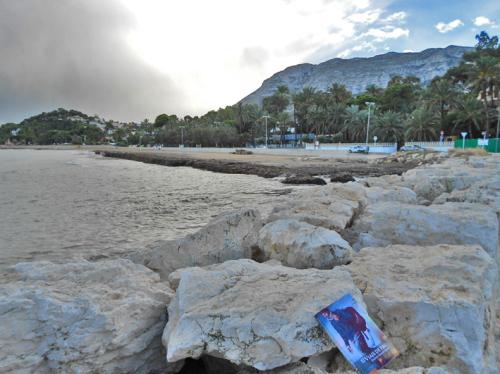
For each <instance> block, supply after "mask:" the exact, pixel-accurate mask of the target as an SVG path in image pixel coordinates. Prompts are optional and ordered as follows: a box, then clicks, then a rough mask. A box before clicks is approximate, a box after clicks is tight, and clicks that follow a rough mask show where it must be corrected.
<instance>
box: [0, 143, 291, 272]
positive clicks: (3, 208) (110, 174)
mask: <svg viewBox="0 0 500 374" xmlns="http://www.w3.org/2000/svg"><path fill="white" fill-rule="evenodd" d="M289 189H290V187H289V186H284V185H283V184H281V183H279V182H278V181H275V180H268V179H263V178H259V177H255V176H249V175H226V174H217V173H211V172H205V171H200V170H195V169H191V168H171V167H165V166H158V165H149V164H143V163H139V162H133V161H127V160H118V159H110V158H103V157H101V156H96V155H94V154H93V153H90V152H83V151H81V152H80V151H49V150H43V151H36V150H0V268H2V267H3V268H4V269H5V267H6V266H7V265H10V264H13V263H16V262H19V261H25V260H45V259H47V260H52V261H67V260H68V259H71V258H93V257H95V256H106V257H107V256H109V257H115V256H119V255H120V254H123V253H124V252H129V251H133V250H141V249H142V248H145V247H147V246H149V245H151V244H153V243H154V242H155V241H157V240H160V239H173V238H177V237H182V236H184V235H186V234H187V233H190V232H193V231H196V230H197V229H198V228H200V227H201V226H203V225H204V224H206V223H207V222H208V221H209V220H210V219H211V218H212V217H214V216H216V215H218V214H219V213H221V212H224V211H227V210H231V209H237V208H240V207H248V206H251V207H257V208H259V209H260V210H261V211H263V212H264V213H265V211H266V209H269V206H270V202H272V201H273V200H275V199H276V196H277V195H280V194H282V193H283V192H284V191H286V190H289Z"/></svg>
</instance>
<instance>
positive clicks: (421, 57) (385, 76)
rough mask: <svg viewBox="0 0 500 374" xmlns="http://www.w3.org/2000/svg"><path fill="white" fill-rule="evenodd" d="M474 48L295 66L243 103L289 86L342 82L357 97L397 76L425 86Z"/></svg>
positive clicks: (320, 86) (294, 88)
mask: <svg viewBox="0 0 500 374" xmlns="http://www.w3.org/2000/svg"><path fill="white" fill-rule="evenodd" d="M473 49H474V48H473V47H465V46H456V45H449V46H448V47H445V48H428V49H425V50H423V51H420V52H388V53H383V54H379V55H375V56H372V57H355V58H351V59H344V58H339V57H336V58H332V59H330V60H327V61H324V62H321V63H319V64H312V63H301V64H297V65H291V66H288V67H286V68H285V69H283V70H281V71H279V72H276V73H274V74H273V75H271V76H270V77H269V78H267V79H265V80H264V81H263V82H262V85H261V86H260V87H259V88H258V89H257V90H255V91H254V92H252V93H251V94H249V95H247V96H246V97H244V98H243V99H241V100H240V102H241V103H243V104H257V105H259V106H261V105H262V99H263V98H264V97H266V96H270V95H272V94H273V93H274V91H275V90H276V88H277V87H278V86H279V85H283V84H284V85H286V86H288V87H289V89H290V92H291V93H295V92H298V91H300V90H302V89H303V88H304V87H313V88H316V89H318V90H321V91H325V90H326V89H327V88H328V87H329V86H331V85H332V84H333V83H340V84H344V85H345V86H346V87H347V88H348V89H349V90H350V91H351V92H352V93H353V94H359V93H361V92H362V91H364V90H365V89H366V87H367V86H368V85H370V84H374V85H376V86H379V87H386V85H387V82H388V81H389V80H390V79H391V77H392V76H394V75H401V76H410V75H414V76H417V77H419V78H420V79H421V81H422V83H424V84H425V83H428V82H430V81H431V80H432V79H433V78H434V77H436V76H439V75H443V74H444V73H445V72H446V71H447V70H448V69H449V68H451V67H453V66H456V65H458V64H459V62H460V60H461V58H462V56H463V54H464V53H466V52H469V51H471V50H473Z"/></svg>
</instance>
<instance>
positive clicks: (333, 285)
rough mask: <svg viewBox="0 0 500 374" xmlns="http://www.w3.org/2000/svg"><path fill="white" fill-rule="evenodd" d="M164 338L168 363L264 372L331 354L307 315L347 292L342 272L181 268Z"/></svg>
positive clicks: (240, 264) (234, 264)
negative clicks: (210, 363)
mask: <svg viewBox="0 0 500 374" xmlns="http://www.w3.org/2000/svg"><path fill="white" fill-rule="evenodd" d="M169 280H170V281H171V285H172V287H174V288H176V294H175V298H174V299H173V300H172V302H171V303H170V305H169V309H168V311H169V316H170V319H169V321H168V324H167V326H166V328H165V331H164V333H163V343H164V345H165V346H166V347H167V359H168V361H169V362H174V361H177V360H181V359H183V358H187V357H193V358H198V357H200V356H201V355H203V354H206V355H211V356H215V357H219V358H224V359H226V360H230V361H231V362H233V363H235V364H237V365H240V364H244V365H247V366H252V367H254V368H256V369H259V370H270V369H273V368H276V367H279V366H282V365H286V364H288V363H292V362H297V361H299V360H300V359H301V358H303V357H307V356H313V355H316V354H319V353H321V352H325V351H328V350H330V349H332V348H333V346H332V343H331V342H330V340H329V339H328V337H327V336H326V335H325V334H324V333H323V331H322V329H321V327H320V326H319V324H318V322H317V321H316V320H315V318H314V315H315V314H316V313H317V312H318V311H319V310H321V309H322V308H324V307H325V306H327V305H329V304H330V303H332V302H333V301H335V300H337V299H339V298H340V297H342V296H343V295H345V294H347V293H350V294H352V295H353V296H354V297H355V298H356V300H358V302H360V303H361V305H364V304H363V300H362V298H361V294H360V292H359V290H358V289H357V288H356V287H355V286H354V284H353V282H352V280H351V277H350V275H349V273H348V272H347V271H346V270H339V269H338V268H335V269H333V270H317V269H307V270H299V269H294V268H289V267H284V266H281V265H279V264H278V263H277V262H275V261H274V262H267V263H263V264H259V263H257V262H254V261H252V260H239V261H227V262H225V263H223V264H219V265H212V266H208V267H206V268H197V267H193V268H187V269H180V270H178V271H176V272H174V273H172V274H171V275H170V277H169Z"/></svg>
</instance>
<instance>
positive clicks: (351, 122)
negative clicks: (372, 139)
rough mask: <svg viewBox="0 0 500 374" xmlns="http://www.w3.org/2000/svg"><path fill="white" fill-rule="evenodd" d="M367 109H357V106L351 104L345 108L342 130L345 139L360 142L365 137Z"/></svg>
mask: <svg viewBox="0 0 500 374" xmlns="http://www.w3.org/2000/svg"><path fill="white" fill-rule="evenodd" d="M366 119H367V111H366V110H359V106H357V105H351V106H349V107H347V108H346V110H345V119H344V129H343V130H344V132H345V134H346V137H347V140H348V141H352V142H356V141H358V142H361V141H363V140H364V139H365V137H366Z"/></svg>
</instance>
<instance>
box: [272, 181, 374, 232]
mask: <svg viewBox="0 0 500 374" xmlns="http://www.w3.org/2000/svg"><path fill="white" fill-rule="evenodd" d="M366 201H367V200H366V191H365V187H364V186H363V185H362V184H360V183H357V182H348V183H333V184H331V185H328V186H324V187H319V188H312V189H308V190H307V191H301V192H299V193H295V194H291V195H289V196H288V199H286V200H285V201H284V202H282V203H280V204H278V205H276V206H275V207H274V208H273V210H272V211H271V213H270V215H269V217H268V220H267V221H268V222H272V221H276V220H278V219H287V218H294V219H297V220H299V221H303V222H307V223H309V224H311V225H314V226H321V227H324V228H327V229H331V230H343V229H345V228H346V227H348V226H349V225H350V224H351V223H352V221H353V219H354V218H355V217H356V215H357V214H358V213H359V212H360V211H361V210H362V208H363V206H364V205H365V204H366Z"/></svg>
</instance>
